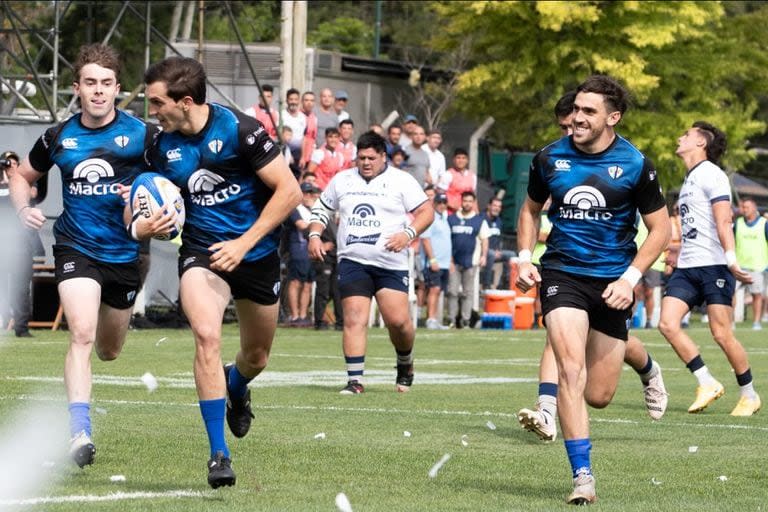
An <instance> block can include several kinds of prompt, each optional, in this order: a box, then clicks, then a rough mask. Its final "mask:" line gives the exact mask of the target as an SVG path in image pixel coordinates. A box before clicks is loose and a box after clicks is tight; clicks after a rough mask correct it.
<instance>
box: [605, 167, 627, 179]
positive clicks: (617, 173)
mask: <svg viewBox="0 0 768 512" xmlns="http://www.w3.org/2000/svg"><path fill="white" fill-rule="evenodd" d="M622 174H624V169H622V168H621V167H619V166H618V165H612V166H610V167H609V168H608V176H610V177H611V178H613V179H615V180H617V179H619V178H621V175H622Z"/></svg>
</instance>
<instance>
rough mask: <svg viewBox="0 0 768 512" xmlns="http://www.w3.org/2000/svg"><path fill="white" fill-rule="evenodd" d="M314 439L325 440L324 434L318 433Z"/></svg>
mask: <svg viewBox="0 0 768 512" xmlns="http://www.w3.org/2000/svg"><path fill="white" fill-rule="evenodd" d="M315 439H325V432H318V433H317V434H315Z"/></svg>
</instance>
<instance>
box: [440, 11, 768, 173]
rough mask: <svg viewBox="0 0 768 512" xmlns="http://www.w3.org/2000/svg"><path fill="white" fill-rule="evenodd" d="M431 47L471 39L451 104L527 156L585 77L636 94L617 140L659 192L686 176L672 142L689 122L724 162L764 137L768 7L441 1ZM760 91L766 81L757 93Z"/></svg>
mask: <svg viewBox="0 0 768 512" xmlns="http://www.w3.org/2000/svg"><path fill="white" fill-rule="evenodd" d="M436 9H437V12H438V13H439V14H440V16H442V17H443V19H444V20H446V26H445V30H443V32H442V37H440V38H439V40H438V41H437V44H438V45H439V47H440V48H442V49H444V50H451V49H454V48H457V47H458V44H459V42H460V41H461V39H462V37H463V36H464V35H465V34H473V37H474V40H475V44H474V47H473V53H472V55H473V62H472V64H471V65H470V68H469V70H468V71H466V72H465V73H463V74H462V75H461V77H460V80H459V95H458V107H459V108H460V109H461V110H462V111H463V112H465V113H466V114H467V115H469V116H472V117H474V118H476V119H480V118H483V117H485V116H487V115H493V116H494V118H495V119H496V125H495V127H494V133H495V137H496V139H497V140H501V141H504V142H505V143H506V144H508V145H509V147H511V148H513V149H522V150H535V149H537V148H540V147H542V146H543V145H544V144H546V143H547V142H549V141H551V140H553V139H554V138H555V137H556V136H557V128H556V127H555V126H554V118H553V113H552V107H553V106H554V104H555V102H556V101H557V99H558V98H559V97H560V96H561V95H562V94H563V93H564V92H565V91H567V90H569V89H572V88H573V87H575V86H576V85H577V84H578V83H580V82H581V81H582V80H583V79H584V78H585V77H586V76H588V75H590V74H594V73H605V74H609V75H612V76H614V77H616V78H617V79H619V80H620V81H622V82H623V83H624V84H625V85H626V86H627V87H628V89H629V90H630V91H631V93H632V94H633V103H634V104H633V107H632V108H631V109H630V111H629V112H628V113H627V115H626V116H625V118H624V119H623V120H622V121H621V124H620V130H619V131H620V133H621V134H622V135H623V136H625V137H627V138H628V139H630V140H631V141H632V142H633V143H634V144H635V145H636V146H638V147H639V148H640V149H641V150H642V151H644V152H645V153H646V154H647V155H648V156H649V157H650V158H651V159H652V160H653V161H654V163H655V164H656V167H657V168H658V169H659V174H660V177H661V181H662V184H663V185H664V186H665V187H669V186H672V185H674V186H677V185H679V182H680V180H681V178H682V175H683V172H684V171H683V168H682V166H681V165H680V163H679V162H678V161H677V159H676V158H675V156H674V148H675V141H676V139H677V137H678V136H679V135H680V134H681V133H682V132H683V131H684V130H685V129H686V128H688V127H689V126H690V125H691V122H693V121H694V120H697V119H706V120H708V121H710V122H712V123H714V124H715V125H718V126H719V127H721V128H722V129H723V130H724V131H725V132H726V133H727V134H728V136H729V147H730V149H729V151H728V153H727V154H726V160H725V163H726V165H727V166H728V167H731V168H738V167H740V166H742V165H743V164H744V163H745V162H747V161H748V160H750V159H751V158H752V154H751V153H750V152H748V150H747V149H746V148H747V142H748V140H749V138H750V137H752V136H755V135H757V134H760V133H763V132H764V131H765V127H766V124H765V122H764V119H760V117H759V113H758V106H759V102H760V101H761V98H764V96H763V93H762V91H761V84H765V83H766V79H768V62H767V61H768V57H766V55H768V54H766V46H767V45H766V42H768V36H766V35H765V33H764V32H765V31H764V30H762V28H763V27H765V24H766V22H768V8H766V7H765V6H761V7H760V8H758V9H754V8H750V9H742V10H738V9H734V10H733V11H731V12H732V14H730V15H728V14H727V13H726V10H725V9H724V7H723V5H722V4H721V3H720V2H633V1H627V2H543V1H540V2H447V3H440V4H437V5H436ZM762 87H763V88H764V85H763V86H762Z"/></svg>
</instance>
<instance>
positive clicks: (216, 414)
mask: <svg viewBox="0 0 768 512" xmlns="http://www.w3.org/2000/svg"><path fill="white" fill-rule="evenodd" d="M226 408H227V405H226V399H224V398H217V399H215V400H200V414H202V415H203V422H204V423H205V431H206V432H207V433H208V443H210V445H211V457H213V456H214V455H216V452H224V456H225V457H229V448H228V447H227V441H226V440H225V439H224V415H225V414H226Z"/></svg>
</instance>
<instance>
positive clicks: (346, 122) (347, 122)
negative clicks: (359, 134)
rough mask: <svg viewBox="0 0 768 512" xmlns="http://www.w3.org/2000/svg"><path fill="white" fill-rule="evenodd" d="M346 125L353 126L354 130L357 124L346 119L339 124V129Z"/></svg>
mask: <svg viewBox="0 0 768 512" xmlns="http://www.w3.org/2000/svg"><path fill="white" fill-rule="evenodd" d="M345 124H351V125H352V127H353V128H354V126H355V123H353V122H352V120H351V119H344V120H342V121H341V122H340V123H339V127H341V126H342V125H345Z"/></svg>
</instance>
